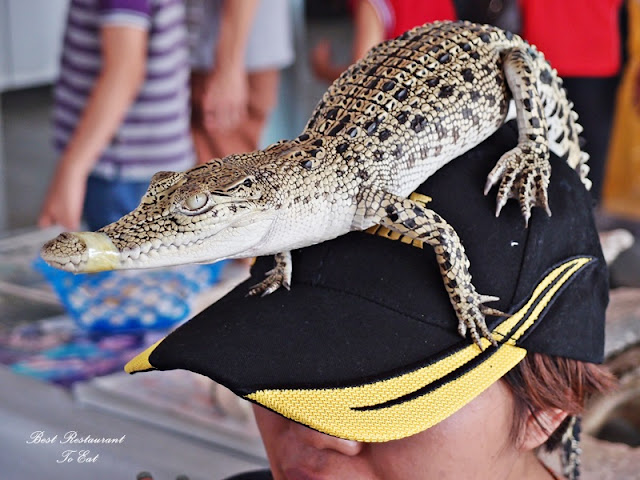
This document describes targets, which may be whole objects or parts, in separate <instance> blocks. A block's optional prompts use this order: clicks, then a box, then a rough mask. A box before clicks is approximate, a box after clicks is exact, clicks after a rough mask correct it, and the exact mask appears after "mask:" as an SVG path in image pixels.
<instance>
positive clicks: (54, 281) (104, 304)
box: [34, 259, 224, 332]
mask: <svg viewBox="0 0 640 480" xmlns="http://www.w3.org/2000/svg"><path fill="white" fill-rule="evenodd" d="M223 263H224V262H218V263H214V264H211V265H184V266H180V267H171V268H167V269H158V270H130V271H113V272H100V273H90V274H78V275H76V274H73V273H69V272H65V271H62V270H58V269H55V268H53V267H50V266H49V265H47V264H46V263H45V262H44V261H43V260H42V259H38V260H36V261H35V264H34V266H35V268H36V269H37V270H38V271H40V272H41V273H42V274H43V276H44V277H45V278H46V279H47V280H48V282H49V283H50V284H51V286H52V287H53V290H54V291H55V292H56V294H57V295H58V298H59V299H60V301H61V303H62V304H63V305H64V307H65V308H66V310H67V312H68V313H69V314H70V316H71V317H72V318H73V319H74V320H75V321H76V322H77V324H78V325H80V326H81V327H83V328H86V329H89V330H96V331H110V332H124V331H136V330H141V329H160V328H161V329H164V328H169V327H172V326H173V325H175V324H176V323H178V322H180V321H182V320H184V319H186V318H187V317H188V316H189V313H190V311H191V305H192V302H193V300H194V298H195V296H196V295H198V294H199V293H200V292H202V291H203V290H204V289H206V288H208V287H210V286H211V285H213V284H215V283H216V282H217V281H218V278H219V276H220V271H221V269H222V265H223Z"/></svg>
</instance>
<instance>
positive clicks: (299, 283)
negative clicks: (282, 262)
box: [296, 281, 453, 332]
mask: <svg viewBox="0 0 640 480" xmlns="http://www.w3.org/2000/svg"><path fill="white" fill-rule="evenodd" d="M296 283H297V284H298V285H306V286H308V287H312V288H321V289H324V290H329V291H332V292H338V293H345V294H348V295H350V296H352V297H356V298H359V299H361V300H365V301H367V302H370V303H373V304H375V305H378V306H380V307H382V308H385V309H387V310H389V311H391V312H394V313H397V314H399V315H402V316H403V317H406V318H409V319H411V320H414V321H416V322H419V323H422V324H426V325H430V326H433V327H438V328H440V329H441V330H443V331H445V332H446V331H449V330H447V329H446V328H445V327H443V326H442V325H440V324H437V323H433V322H429V321H427V320H423V319H419V318H416V317H414V316H412V315H409V314H408V313H406V312H403V311H401V310H398V309H395V308H393V307H390V306H389V305H386V304H384V303H382V302H379V301H376V300H373V299H371V298H369V297H366V296H364V295H362V294H360V293H356V292H352V291H351V290H345V289H342V288H335V287H330V286H327V285H319V284H314V283H311V282H304V281H303V282H296ZM451 310H452V311H453V307H451Z"/></svg>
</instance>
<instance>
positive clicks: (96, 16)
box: [53, 0, 194, 181]
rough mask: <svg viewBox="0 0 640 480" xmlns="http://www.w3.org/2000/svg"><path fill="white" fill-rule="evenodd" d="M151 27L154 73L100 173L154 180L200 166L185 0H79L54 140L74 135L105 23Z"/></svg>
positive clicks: (57, 100) (74, 1) (69, 30)
mask: <svg viewBox="0 0 640 480" xmlns="http://www.w3.org/2000/svg"><path fill="white" fill-rule="evenodd" d="M105 25H109V26H131V27H134V28H141V29H144V30H146V31H147V32H148V50H147V65H146V78H145V81H144V84H143V85H142V87H141V88H140V90H139V92H138V95H137V97H136V99H135V100H134V102H133V103H132V104H131V106H130V107H129V110H128V111H127V113H126V116H125V118H124V120H123V122H122V123H121V124H120V127H119V128H118V130H117V132H116V133H115V135H114V136H113V138H112V139H111V142H110V143H109V145H108V146H107V148H106V149H105V150H104V151H103V152H102V154H101V156H100V158H99V160H98V162H97V164H96V165H95V167H94V169H93V172H92V174H93V175H97V176H99V177H102V178H106V179H121V180H126V181H146V180H149V179H150V178H151V176H152V175H153V174H154V173H155V172H157V171H159V170H175V171H182V170H185V169H187V168H189V167H191V166H192V165H193V162H194V154H193V146H192V143H191V136H190V131H189V85H188V79H189V52H188V44H187V32H186V25H185V8H184V5H183V1H182V0H71V3H70V5H69V12H68V17H67V25H66V30H65V35H64V40H63V42H64V43H63V49H62V52H63V53H62V60H61V68H60V78H59V79H58V81H57V83H56V86H55V93H54V107H53V122H54V143H55V146H56V148H57V149H58V150H59V151H60V152H61V151H62V150H64V148H65V147H66V145H67V143H68V142H69V140H70V138H71V136H72V134H73V131H74V129H75V127H76V125H77V123H78V121H79V119H80V116H81V115H82V111H83V109H84V107H85V105H86V103H87V100H88V97H89V95H90V93H91V90H92V88H93V85H94V83H95V81H96V78H97V77H98V75H99V73H100V69H101V64H102V59H101V49H100V29H101V27H102V26H105Z"/></svg>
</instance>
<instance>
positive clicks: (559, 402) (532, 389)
mask: <svg viewBox="0 0 640 480" xmlns="http://www.w3.org/2000/svg"><path fill="white" fill-rule="evenodd" d="M503 380H504V381H505V382H506V383H507V385H508V386H509V388H510V390H511V392H512V394H513V397H514V419H513V425H512V429H511V436H512V438H513V439H514V440H515V441H517V440H518V439H519V436H520V434H521V432H522V431H523V428H524V425H525V423H526V421H527V419H528V416H529V414H530V413H531V414H532V415H533V417H534V419H536V421H537V417H536V412H541V411H544V410H548V409H551V408H557V409H560V410H563V411H565V412H567V413H568V414H569V415H570V416H571V415H579V414H581V413H582V411H583V410H584V405H585V401H586V400H587V398H589V397H590V396H591V395H593V394H595V393H604V392H607V391H610V390H612V389H613V388H614V386H615V385H616V380H615V377H614V376H613V375H612V374H611V373H610V372H609V371H608V370H607V369H606V368H605V367H603V366H602V365H596V364H593V363H586V362H581V361H579V360H573V359H570V358H562V357H552V356H549V355H544V354H541V353H529V354H527V356H526V357H525V358H524V359H523V360H522V361H521V362H520V363H519V364H518V365H516V366H515V367H514V368H513V369H511V370H510V371H509V372H508V373H507V374H506V375H505V376H504V377H503ZM569 420H570V418H569V417H567V418H566V419H565V420H564V421H563V422H562V423H561V424H560V426H559V427H558V428H557V429H556V430H555V431H554V432H549V433H550V436H549V438H548V440H547V441H546V442H545V444H544V446H545V448H546V449H547V450H553V449H555V448H556V447H557V446H558V444H559V443H560V440H561V438H562V434H563V433H564V431H565V430H566V429H567V425H568V422H569Z"/></svg>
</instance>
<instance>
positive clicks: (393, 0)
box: [311, 0, 457, 82]
mask: <svg viewBox="0 0 640 480" xmlns="http://www.w3.org/2000/svg"><path fill="white" fill-rule="evenodd" d="M352 3H353V4H352V7H353V22H354V32H353V45H352V47H351V52H352V53H351V62H352V63H353V62H356V61H358V60H359V59H361V58H362V57H363V56H364V55H365V53H367V51H368V50H369V49H370V48H371V47H373V46H374V45H377V44H378V43H380V42H382V41H383V40H387V39H390V38H394V37H397V36H398V35H400V34H402V33H403V32H405V31H406V30H410V29H411V28H413V27H415V26H418V25H422V24H424V23H428V22H435V21H436V20H456V18H457V17H456V11H455V7H454V3H453V1H451V0H435V1H433V0H432V1H424V0H356V1H354V2H352ZM311 67H312V69H313V72H314V74H315V75H316V76H317V77H318V78H320V79H322V80H325V81H327V82H333V81H334V80H335V79H336V78H338V77H339V76H340V74H341V73H342V72H343V71H344V70H346V68H347V67H348V65H339V64H335V63H333V61H332V60H331V47H330V45H329V42H328V41H327V40H323V41H321V42H320V43H319V44H318V45H316V46H315V47H314V49H313V51H312V52H311Z"/></svg>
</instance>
